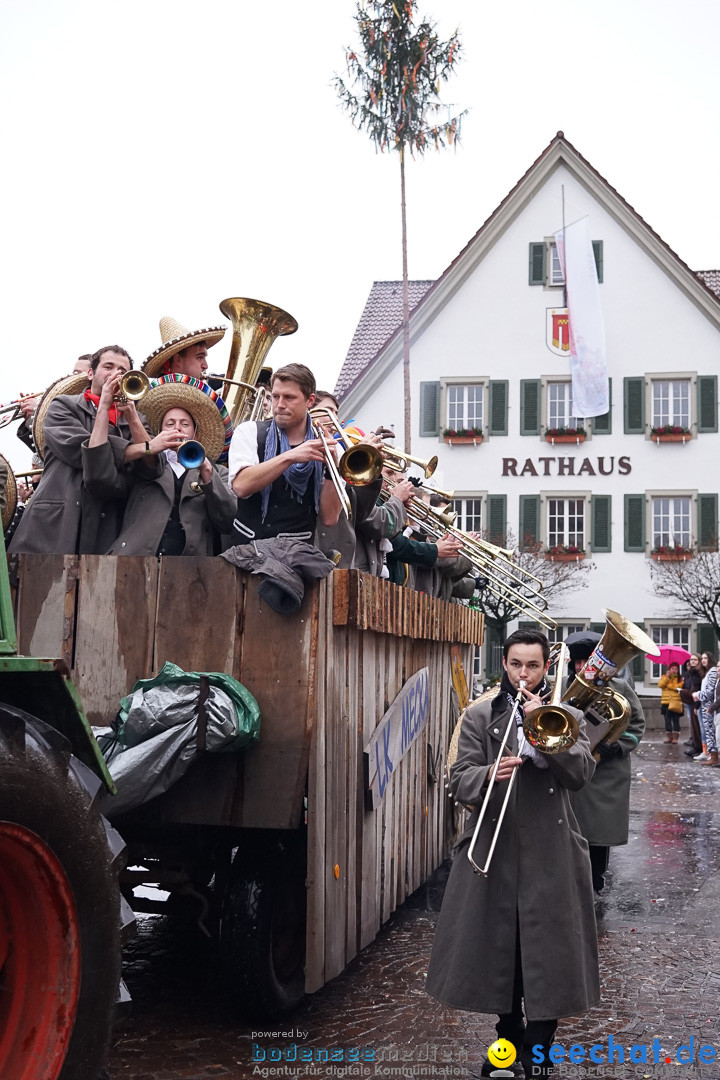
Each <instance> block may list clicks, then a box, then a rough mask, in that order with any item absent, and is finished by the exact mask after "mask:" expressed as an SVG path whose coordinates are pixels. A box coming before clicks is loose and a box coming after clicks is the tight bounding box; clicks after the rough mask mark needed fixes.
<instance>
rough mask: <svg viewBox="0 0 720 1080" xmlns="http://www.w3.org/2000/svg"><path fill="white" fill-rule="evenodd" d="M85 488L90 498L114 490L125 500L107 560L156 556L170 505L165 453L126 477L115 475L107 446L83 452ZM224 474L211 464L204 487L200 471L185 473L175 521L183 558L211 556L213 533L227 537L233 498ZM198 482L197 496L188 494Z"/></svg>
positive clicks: (233, 511)
mask: <svg viewBox="0 0 720 1080" xmlns="http://www.w3.org/2000/svg"><path fill="white" fill-rule="evenodd" d="M83 463H84V471H85V483H86V485H87V487H88V490H89V491H90V492H91V493H96V494H98V495H99V494H100V493H101V492H103V491H113V492H115V493H116V494H118V495H120V494H121V493H122V492H123V491H124V492H125V493H126V496H127V506H126V507H125V514H124V516H123V519H122V525H121V527H120V531H119V535H118V536H117V539H116V540H115V541H114V543H113V544H112V545H111V546H110V547H109V548H108V549H107V552H106V554H108V555H155V554H157V549H158V547H159V546H160V541H161V540H162V536H163V532H164V531H165V526H166V525H167V523H168V519H169V518H170V514H171V512H172V508H173V504H174V502H175V479H174V473H173V471H172V469H171V468H170V465H169V464H168V462H167V458H166V457H165V455H164V454H160V455H158V456H157V458H155V461H154V462H153V463H152V464H147V463H145V462H144V461H142V460H141V461H140V463H139V464H138V465H136V467H135V470H134V471H133V472H131V473H129V474H128V473H125V472H124V471H118V469H117V468H116V466H115V462H114V459H113V454H112V451H111V449H110V447H109V446H108V444H107V443H103V444H102V445H100V446H94V447H87V446H86V447H85V448H84V449H83ZM227 475H228V473H227V469H226V468H224V467H222V466H218V465H214V466H213V474H212V478H211V480H210V483H209V484H204V483H203V482H202V481H201V480H200V471H199V469H188V471H187V472H186V473H185V475H184V477H183V480H182V488H181V491H180V522H181V524H182V526H183V529H184V530H185V550H184V551H183V555H215V554H216V552H215V540H216V531H217V533H218V534H221V533H229V532H230V530H231V529H232V522H233V518H234V517H235V515H236V513H237V496H236V495H234V494H233V492H232V491H230V489H229V488H228V484H227ZM193 483H198V484H199V486H200V490H199V491H194V490H193V489H192V484H193Z"/></svg>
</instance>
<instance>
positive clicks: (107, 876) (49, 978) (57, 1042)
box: [0, 705, 134, 1080]
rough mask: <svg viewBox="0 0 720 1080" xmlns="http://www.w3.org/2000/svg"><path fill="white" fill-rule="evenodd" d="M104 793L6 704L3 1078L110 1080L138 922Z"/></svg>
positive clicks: (1, 794) (0, 849) (42, 727)
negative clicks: (125, 938) (126, 947)
mask: <svg viewBox="0 0 720 1080" xmlns="http://www.w3.org/2000/svg"><path fill="white" fill-rule="evenodd" d="M100 786H101V784H100V780H99V779H98V777H97V776H96V775H95V774H94V773H93V772H92V771H91V770H90V769H89V768H87V766H85V765H83V763H82V762H80V761H79V760H78V759H77V758H75V757H73V755H72V754H71V752H70V745H69V743H68V741H67V740H66V739H65V738H64V737H63V736H62V735H60V734H59V733H58V732H57V731H55V730H54V729H53V728H51V727H49V726H48V725H47V724H45V723H43V722H42V721H41V720H38V719H37V718H35V717H32V716H30V715H29V714H27V713H24V712H22V711H21V710H19V709H14V708H11V707H9V706H4V705H0V1077H8V1078H10V1077H12V1078H13V1080H40V1078H42V1080H96V1078H97V1077H98V1076H99V1075H100V1073H101V1069H102V1067H103V1063H104V1060H105V1054H106V1051H107V1045H108V1042H109V1039H110V1033H111V1028H112V1020H113V1014H114V1010H115V1003H116V1001H117V996H118V987H119V984H120V963H121V955H120V944H121V938H122V935H123V931H124V930H127V929H128V928H129V927H131V926H132V924H133V923H134V919H133V916H132V912H131V911H130V909H129V908H128V906H127V905H126V904H125V903H124V901H122V900H121V897H120V892H119V889H118V883H117V873H118V870H119V863H120V861H121V859H122V852H123V849H124V843H123V841H122V840H121V838H120V836H119V835H118V833H116V832H115V830H114V829H112V827H111V826H110V825H109V824H108V823H107V821H106V820H105V819H104V818H103V817H102V815H101V814H100V813H99V811H98V810H97V809H96V807H95V799H96V796H97V794H98V793H99V790H100Z"/></svg>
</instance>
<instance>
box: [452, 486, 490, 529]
mask: <svg viewBox="0 0 720 1080" xmlns="http://www.w3.org/2000/svg"><path fill="white" fill-rule="evenodd" d="M451 507H452V509H453V510H454V511H455V513H456V514H457V521H456V522H455V527H456V528H458V529H462V531H463V532H476V533H481V532H482V530H483V517H484V515H483V499H482V496H480V495H477V496H473V497H470V498H466V499H452V501H451Z"/></svg>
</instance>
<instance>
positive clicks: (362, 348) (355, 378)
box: [336, 131, 720, 409]
mask: <svg viewBox="0 0 720 1080" xmlns="http://www.w3.org/2000/svg"><path fill="white" fill-rule="evenodd" d="M561 164H562V165H564V166H565V167H566V168H567V169H568V170H569V171H570V172H571V173H572V174H573V175H574V176H575V178H576V179H577V180H578V182H579V183H580V184H582V185H583V186H584V187H585V188H586V189H587V190H588V191H589V192H590V194H591V195H592V196H593V197H595V198H596V199H597V201H598V202H599V203H600V204H601V205H602V206H603V207H604V209H605V210H606V211H607V212H608V213H609V214H610V215H611V216H612V217H613V218H615V220H616V221H618V222H619V224H620V225H621V226H622V227H623V228H624V229H626V231H627V232H629V233H630V234H631V235H632V236H634V238H635V239H636V241H637V242H638V243H639V244H640V246H641V247H643V249H644V250H645V251H646V252H647V253H648V255H649V256H650V257H651V258H652V259H653V260H654V261H655V262H656V263H658V264H659V265H660V266H661V268H662V269H664V270H665V272H666V273H667V274H668V275H669V276H670V277H671V278H673V280H674V281H675V283H676V285H678V287H679V288H680V289H681V290H682V291H683V292H684V293H685V294H686V295H687V296H688V297H689V298H690V300H692V302H693V303H694V304H695V305H696V306H697V307H698V308H700V310H701V311H702V312H703V313H704V314H705V315H706V316H707V317H708V318H709V319H710V320H711V321H712V322H714V323H715V325H716V326H717V327H718V329H720V271H716V270H707V271H699V272H698V273H695V272H694V271H692V270H691V269H690V267H689V266H688V265H687V263H685V262H684V261H683V260H682V259H681V258H680V256H679V255H677V254H676V253H675V252H674V251H673V250H672V248H670V246H669V245H668V244H666V243H665V241H664V240H663V239H662V238H661V237H660V236H659V235H658V234H657V233H656V232H655V231H654V230H653V229H652V228H651V227H650V226H649V225H648V224H647V222H646V221H644V219H643V218H642V217H641V216H640V214H638V212H637V211H636V210H635V209H634V208H633V207H632V206H630V204H629V203H628V202H626V200H625V199H623V197H622V195H620V194H619V193H618V192H617V191H616V189H615V188H614V187H612V185H611V184H609V183H608V181H607V180H606V179H605V178H604V177H603V176H602V175H601V174H600V173H599V172H598V171H597V169H595V168H593V166H592V165H591V164H590V162H589V161H587V160H586V159H585V158H584V157H583V156H582V154H580V153H579V151H578V150H576V149H575V147H574V146H573V145H572V143H570V142H569V141H568V140H567V139H566V138H565V136H564V133H563V132H562V131H558V133H557V135H556V136H555V138H554V139H553V140H552V141H551V142H550V143H549V145H548V146H547V147H546V148H545V149H544V150H543V152H542V153H541V154H540V156H539V157H538V158H537V160H536V161H534V162H533V164H532V165H531V166H530V168H529V169H528V170H527V172H526V173H525V174H524V175H523V176H522V177H521V179H520V180H519V181H518V182H517V184H515V186H514V187H513V188H512V189H511V190H510V191H509V192H508V194H507V195H506V196H505V198H504V199H503V201H502V202H501V203H500V205H499V206H498V207H497V208H496V209H495V210H494V211H493V213H492V214H491V215H490V217H489V218H487V220H486V221H485V222H484V223H483V224H482V225H481V226H480V228H479V229H478V231H477V232H476V233H475V235H474V236H473V237H472V238H471V239H470V241H469V242H468V243H467V244H466V245H465V247H464V248H463V249H462V251H460V253H459V254H458V255H457V256H456V257H455V258H454V259H453V261H452V262H451V263H450V265H449V266H448V267H447V269H446V270H445V271H444V272H443V273H442V275H441V276H440V277H439V278H438V279H437V281H435V282H433V283H428V282H410V283H409V285H410V288H411V289H412V287H413V286H414V285H420V286H426V288H425V289H424V291H423V293H422V295H421V296H420V298H419V299H417V300H416V301H415V304H414V306H413V301H412V296H413V293H412V292H411V301H410V308H411V311H410V341H411V346H412V341H413V338H417V337H419V336H420V334H421V333H422V332H423V330H424V329H425V328H426V327H427V326H428V325H429V324H430V322H432V320H433V318H434V317H435V314H436V313H437V312H438V311H439V310H440V309H441V308H442V307H444V306H445V303H446V302H447V300H448V299H449V298H450V296H451V295H452V294H453V293H454V292H455V291H456V290H457V289H458V288H459V287H460V285H462V283H463V282H464V281H465V280H466V279H467V278H468V277H469V276H470V274H471V273H472V272H473V270H474V269H475V267H476V266H477V264H478V263H479V262H480V261H481V260H482V259H483V258H484V257H485V255H486V254H487V253H488V251H489V250H490V249H491V248H492V246H493V245H494V243H495V241H496V240H497V239H498V238H499V236H500V235H501V234H502V233H503V232H504V231H505V229H507V228H508V226H509V225H510V223H511V222H512V221H513V220H514V219H515V218H516V217H517V216H518V214H520V212H521V211H522V210H523V208H524V207H525V206H526V205H527V204H528V203H529V202H530V200H531V199H532V197H533V196H534V194H535V193H536V192H537V191H538V190H539V188H540V187H541V186H542V184H543V183H544V182H545V181H546V180H547V179H548V177H549V176H551V175H552V173H553V172H555V170H556V169H557V168H559V166H560V165H561ZM396 284H397V285H399V284H400V283H395V282H375V283H374V285H373V289H375V286H393V285H396ZM400 293H401V289H400V288H398V293H397V295H398V296H400ZM372 297H373V291H372V290H371V293H370V297H368V302H367V304H366V305H365V311H363V315H362V318H361V320H360V322H359V323H358V326H357V328H356V331H355V334H354V336H353V341H352V343H351V346H350V350H353V354H354V359H353V361H352V364H350V363H349V361H350V351H348V356H347V357H346V360H345V363H344V364H343V367H342V370H341V372H340V376H339V378H338V383H337V390H336V392H337V393H338V396H341V397H342V398H343V399H344V402H345V403H346V404H347V405H348V406H349V408H350V409H354V408H355V407H356V405H357V404H359V403H360V399H361V398H362V397H364V396H365V394H366V393H370V392H372V390H373V389H374V388H375V387H376V386H377V385H378V384H379V383H381V382H382V381H383V379H384V377H385V373H386V372H387V371H388V369H389V368H391V367H393V366H394V365H395V364H396V363H397V362H399V360H400V359H401V356H402V333H401V319H402V315H401V313H400V314H398V315H397V322H396V324H395V328H394V329H393V330H391V331H390V333H389V334H388V335H387V336H386V338H385V339H384V341H383V342H382V343H380V344H378V340H379V338H380V337H381V336H382V331H381V332H380V333H376V332H375V328H374V327H373V326H372V325H371V323H372V314H373V305H371V299H372ZM384 299H385V302H386V303H387V304H389V303H390V301H391V300H392V299H394V298H393V297H392V296H391V290H386V292H385V294H384ZM395 303H396V304H399V303H400V300H399V299H395ZM366 315H367V319H366ZM390 321H391V320H390V313H389V311H387V312H385V324H384V325H385V326H387V325H388V323H389V322H390ZM363 324H364V325H365V329H364V330H363ZM366 334H367V335H368V336H367V337H366ZM373 350H374V351H373Z"/></svg>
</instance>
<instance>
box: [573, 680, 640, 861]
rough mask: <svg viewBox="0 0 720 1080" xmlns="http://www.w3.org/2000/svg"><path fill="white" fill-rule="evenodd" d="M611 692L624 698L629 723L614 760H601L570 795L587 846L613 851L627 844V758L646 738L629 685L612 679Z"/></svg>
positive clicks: (628, 826) (628, 780)
mask: <svg viewBox="0 0 720 1080" xmlns="http://www.w3.org/2000/svg"><path fill="white" fill-rule="evenodd" d="M610 688H611V689H612V690H616V691H617V692H618V694H622V696H623V697H625V698H627V700H628V703H629V705H630V720H629V722H628V726H627V728H626V729H625V732H624V733H623V734H622V735H621V736H620V738H619V739H618V740H617V745H618V746H619V747H620V748H621V752H620V754H619V755H618V756H617V757H613V758H608V759H606V760H602V759H601V760H600V761H598V763H597V767H596V769H595V773H594V775H593V778H592V780H591V781H590V783H589V784H586V785H585V787H584V788H582V789H581V790H580V791H573V792H571V794H570V803H571V805H572V808H573V811H574V813H575V817H576V818H577V821H578V825H579V826H580V832H581V833H582V834H583V836H584V837H585V839H586V840H587V842H588V844H593V845H597V846H598V847H615V846H616V845H619V844H627V842H628V835H629V832H630V754H631V753H632V751H633V750H634V749H635V748H636V746H637V745H638V743H639V742H640V740H641V739H642V737H643V735H644V734H645V714H644V712H643V709H642V705H641V704H640V701H639V699H638V696H637V694H636V693H635V691H634V690H633V688H632V686H631V685H630V683H628V682H624V681H623V680H622V679H611V680H610Z"/></svg>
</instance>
